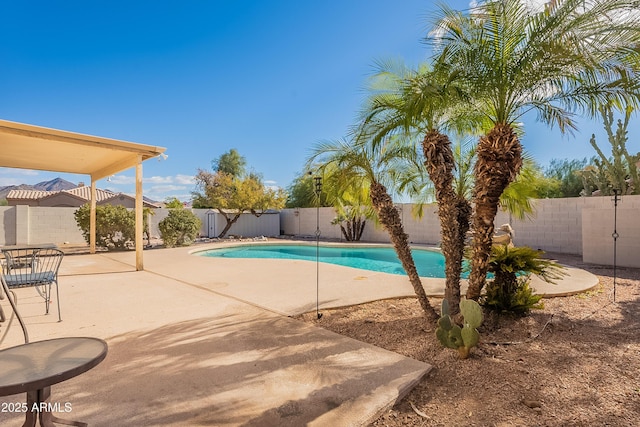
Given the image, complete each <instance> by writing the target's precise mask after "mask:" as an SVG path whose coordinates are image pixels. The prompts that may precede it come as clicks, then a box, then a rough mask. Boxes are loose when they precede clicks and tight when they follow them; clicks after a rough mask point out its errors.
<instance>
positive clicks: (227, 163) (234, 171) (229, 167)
mask: <svg viewBox="0 0 640 427" xmlns="http://www.w3.org/2000/svg"><path fill="white" fill-rule="evenodd" d="M246 166H247V159H245V158H244V156H241V155H240V153H238V151H237V150H236V149H235V148H232V149H230V150H229V151H227V152H226V153H224V154H222V155H220V157H218V158H216V159H214V160H212V161H211V169H213V170H214V171H215V172H224V173H226V174H229V175H231V176H233V177H238V178H240V177H243V176H244V175H245V173H246V170H245V168H246Z"/></svg>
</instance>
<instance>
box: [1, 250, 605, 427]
mask: <svg viewBox="0 0 640 427" xmlns="http://www.w3.org/2000/svg"><path fill="white" fill-rule="evenodd" d="M220 245H221V244H217V245H206V246H204V245H203V246H200V245H199V246H198V247H197V248H195V249H198V250H200V249H206V248H208V247H219V246H220ZM222 245H224V243H223V244H222ZM193 249H194V247H191V248H178V249H153V250H148V251H145V271H141V272H136V271H134V270H135V268H134V264H135V256H134V255H133V254H132V253H130V252H128V253H100V254H95V255H73V256H66V257H65V258H64V260H63V263H62V268H61V270H60V274H61V277H60V286H61V288H60V292H61V304H62V317H63V321H62V322H60V323H59V322H57V321H56V319H57V316H55V313H54V314H53V315H48V316H45V315H43V311H44V304H43V302H42V300H41V299H40V297H39V296H37V294H36V293H35V291H34V290H33V289H30V288H22V289H17V294H18V298H19V304H18V307H19V308H20V310H21V313H22V314H23V316H24V317H25V320H26V322H27V325H28V328H29V333H30V336H31V340H32V341H37V340H41V339H47V338H54V337H62V336H95V337H99V338H103V339H105V340H106V341H107V342H108V344H109V354H108V355H107V358H106V359H105V361H104V362H102V363H101V364H100V365H98V366H97V367H96V368H94V369H92V370H91V371H89V372H87V373H85V374H83V375H81V376H79V377H77V378H74V379H72V380H70V381H67V382H64V383H62V384H58V385H54V386H53V387H52V402H54V403H55V402H60V403H62V404H64V403H66V402H69V403H71V404H72V407H73V411H72V413H71V414H63V415H64V416H65V417H66V418H72V419H77V420H80V421H86V422H88V423H89V424H90V425H92V426H114V425H118V426H127V425H137V426H184V425H189V426H211V425H216V426H300V425H310V426H365V425H368V424H369V423H370V422H371V421H372V420H373V419H375V418H376V417H377V416H379V415H380V414H381V413H382V412H383V411H385V410H386V409H387V408H388V407H390V406H391V405H393V403H394V402H395V401H396V400H397V399H399V398H401V397H402V396H403V395H404V393H405V392H407V391H408V390H410V389H411V387H413V385H414V384H415V383H416V382H417V381H419V380H420V379H421V378H422V377H423V376H424V375H425V374H426V373H427V372H428V371H429V370H430V369H431V367H430V366H429V365H428V364H426V363H422V362H419V361H416V360H413V359H409V358H406V357H403V356H400V355H398V354H396V353H392V352H389V351H386V350H383V349H380V348H377V347H374V346H371V345H368V344H365V343H362V342H359V341H356V340H353V339H350V338H347V337H344V336H340V335H337V334H334V333H332V332H329V331H326V330H323V329H321V328H318V327H314V326H311V325H308V324H305V323H303V322H299V321H296V320H294V319H290V318H288V317H286V315H291V314H298V313H302V312H307V311H313V310H315V308H316V264H315V263H310V262H306V261H288V260H246V259H244V260H241V259H213V258H205V257H199V256H193V255H191V254H190V252H191V251H192V250H193ZM277 261H280V262H277ZM572 273H573V270H572ZM593 277H595V276H593ZM584 279H585V280H586V279H589V277H588V276H585V278H584ZM585 280H582V279H581V283H582V286H585V289H587V287H586V286H587V285H588V284H589V283H588V280H587V281H585ZM596 282H597V279H596ZM442 283H443V280H442V279H431V280H426V281H425V287H426V288H427V289H428V292H429V293H430V294H433V295H435V294H437V293H438V292H439V289H441V287H442ZM319 285H320V286H319V295H320V301H319V302H320V309H321V310H322V309H324V308H328V307H337V306H341V305H351V304H359V303H363V302H367V301H371V300H374V299H383V298H393V297H402V296H411V295H412V293H413V291H412V289H411V286H410V285H409V284H408V283H406V278H405V277H403V276H393V275H389V274H383V273H374V272H366V271H363V270H354V269H351V268H348V267H341V266H333V265H329V264H321V265H320V276H319ZM594 285H595V283H594ZM556 286H557V287H556V288H553V290H555V291H556V292H560V291H562V292H568V291H570V290H571V291H572V290H577V289H576V288H577V285H571V284H570V282H569V281H567V282H564V281H563V283H560V284H558V285H556ZM0 303H1V304H2V306H3V308H4V311H5V313H7V314H9V313H10V308H8V305H7V301H6V300H4V301H0ZM283 315H285V316H283ZM6 326H7V324H6V323H0V336H2V334H3V333H4V331H5V328H6ZM20 342H21V337H20V331H19V328H18V327H17V324H16V323H15V322H14V323H13V324H12V325H11V328H10V329H9V330H8V334H7V336H6V340H5V341H4V342H3V343H2V344H0V348H7V347H9V346H11V345H17V344H20ZM22 401H23V396H22V395H19V396H6V397H2V398H0V402H22ZM62 406H64V405H62ZM21 421H22V414H18V413H0V424H2V425H13V424H15V425H19V424H20V423H21Z"/></svg>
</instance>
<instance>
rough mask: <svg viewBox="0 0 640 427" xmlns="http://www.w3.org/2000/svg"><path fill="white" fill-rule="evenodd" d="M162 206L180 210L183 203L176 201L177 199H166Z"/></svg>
mask: <svg viewBox="0 0 640 427" xmlns="http://www.w3.org/2000/svg"><path fill="white" fill-rule="evenodd" d="M164 206H165V208H167V209H182V208H184V203H182V202H181V201H180V200H178V198H177V197H167V198H166V199H165V201H164Z"/></svg>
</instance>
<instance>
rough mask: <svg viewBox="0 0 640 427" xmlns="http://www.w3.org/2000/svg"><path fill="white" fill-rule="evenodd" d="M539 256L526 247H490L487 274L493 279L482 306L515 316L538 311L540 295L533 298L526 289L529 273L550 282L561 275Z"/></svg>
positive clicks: (540, 304)
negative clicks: (534, 310)
mask: <svg viewBox="0 0 640 427" xmlns="http://www.w3.org/2000/svg"><path fill="white" fill-rule="evenodd" d="M543 254H544V252H542V251H537V250H535V249H532V248H529V247H527V246H521V247H515V248H514V247H512V248H509V247H507V246H506V245H494V246H493V248H492V250H491V257H490V258H489V272H490V273H493V274H494V279H493V280H490V281H488V283H487V287H486V294H485V295H484V297H483V298H482V299H481V302H482V304H483V305H484V306H485V307H487V308H490V309H492V310H497V311H509V312H513V313H519V314H525V313H528V312H529V311H530V310H531V309H533V308H542V306H543V304H542V303H541V302H540V300H541V299H542V296H541V295H535V294H534V293H533V289H531V288H530V287H529V278H530V276H531V274H536V275H538V276H539V277H540V278H541V279H543V280H545V281H547V282H550V283H553V280H554V279H558V278H560V277H561V275H562V274H563V273H562V271H561V268H562V267H561V266H560V265H559V264H557V263H556V262H554V261H551V260H548V259H544V258H542V255H543Z"/></svg>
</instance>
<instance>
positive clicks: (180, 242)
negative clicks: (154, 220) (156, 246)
mask: <svg viewBox="0 0 640 427" xmlns="http://www.w3.org/2000/svg"><path fill="white" fill-rule="evenodd" d="M158 227H159V228H160V235H161V236H162V240H163V241H164V245H165V246H166V247H168V248H172V247H174V246H188V245H190V244H191V243H193V241H194V240H195V238H196V237H197V236H198V231H200V219H199V218H198V217H197V216H196V215H195V214H194V213H193V212H191V211H189V210H187V209H171V210H170V211H169V216H167V217H166V218H165V219H163V220H162V221H160V223H159V224H158Z"/></svg>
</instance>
